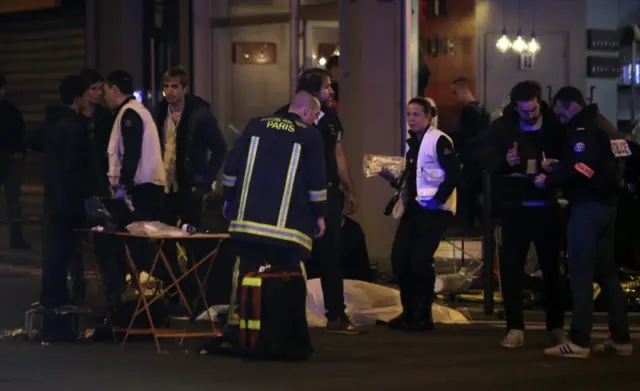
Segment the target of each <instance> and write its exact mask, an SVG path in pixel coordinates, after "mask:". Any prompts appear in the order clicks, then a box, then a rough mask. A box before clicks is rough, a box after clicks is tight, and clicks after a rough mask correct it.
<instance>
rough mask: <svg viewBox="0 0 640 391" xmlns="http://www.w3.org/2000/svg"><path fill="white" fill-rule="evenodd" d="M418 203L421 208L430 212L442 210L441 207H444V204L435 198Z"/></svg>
mask: <svg viewBox="0 0 640 391" xmlns="http://www.w3.org/2000/svg"><path fill="white" fill-rule="evenodd" d="M418 203H419V204H420V206H421V207H423V208H424V209H428V210H438V209H440V207H442V204H441V203H440V201H438V200H436V199H435V198H431V199H429V200H422V201H418Z"/></svg>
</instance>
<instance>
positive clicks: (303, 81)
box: [296, 68, 330, 95]
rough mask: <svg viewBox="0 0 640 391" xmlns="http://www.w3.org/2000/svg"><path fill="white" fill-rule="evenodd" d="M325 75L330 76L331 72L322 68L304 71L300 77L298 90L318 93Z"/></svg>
mask: <svg viewBox="0 0 640 391" xmlns="http://www.w3.org/2000/svg"><path fill="white" fill-rule="evenodd" d="M325 77H329V78H330V76H329V72H328V71H327V70H326V69H322V68H310V69H307V70H305V71H303V72H302V73H301V74H300V77H298V88H297V91H296V92H300V91H306V92H308V93H310V94H313V95H316V94H317V93H318V92H320V89H322V86H323V84H324V80H325Z"/></svg>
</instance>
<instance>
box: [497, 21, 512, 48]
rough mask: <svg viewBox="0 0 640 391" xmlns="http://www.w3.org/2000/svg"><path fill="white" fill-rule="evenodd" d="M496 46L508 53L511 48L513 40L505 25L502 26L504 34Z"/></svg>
mask: <svg viewBox="0 0 640 391" xmlns="http://www.w3.org/2000/svg"><path fill="white" fill-rule="evenodd" d="M496 47H497V48H498V50H500V51H501V52H502V53H506V52H508V51H509V49H511V40H510V39H509V37H508V36H507V29H506V28H505V27H503V28H502V36H501V37H500V39H498V42H496Z"/></svg>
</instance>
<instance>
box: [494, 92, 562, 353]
mask: <svg viewBox="0 0 640 391" xmlns="http://www.w3.org/2000/svg"><path fill="white" fill-rule="evenodd" d="M541 94H542V90H541V88H540V85H539V84H538V83H537V82H534V81H523V82H520V83H518V84H516V85H515V86H514V87H513V88H512V89H511V93H510V100H511V102H510V104H509V105H507V107H506V108H505V109H504V112H503V115H502V117H500V118H498V119H496V120H495V121H494V122H493V123H492V124H491V125H490V127H489V130H488V134H487V140H486V145H485V147H486V150H485V156H484V158H485V159H484V161H485V169H486V170H487V171H489V172H490V173H491V174H492V178H493V182H492V184H493V187H492V191H493V193H494V194H496V197H497V200H496V201H497V202H496V204H497V208H496V209H497V212H498V215H499V217H500V220H501V222H502V245H503V247H502V254H501V257H500V278H501V282H502V297H503V301H504V309H505V315H506V319H507V335H506V336H505V338H504V339H503V340H502V343H501V345H502V346H503V347H505V348H518V347H521V346H523V345H524V319H523V308H522V307H523V298H524V297H523V290H524V279H525V272H524V267H525V262H526V258H527V254H528V252H529V247H530V244H531V242H533V243H534V245H535V248H536V253H537V256H538V263H539V264H540V268H541V269H542V273H543V276H544V277H543V279H544V291H545V297H546V320H547V322H546V323H547V331H548V332H549V334H550V336H551V337H552V342H553V343H554V344H555V343H560V342H563V341H564V340H565V336H564V332H563V330H562V329H563V324H564V313H563V307H562V306H563V300H562V284H561V278H560V265H559V243H560V242H559V239H560V232H558V212H559V210H558V208H559V207H558V203H557V201H558V200H557V192H556V190H555V189H553V188H544V189H539V188H537V187H536V186H535V185H534V184H533V178H535V176H536V175H537V174H538V173H540V172H541V171H542V169H543V168H542V165H543V164H542V162H543V161H545V160H547V158H549V159H553V158H557V157H558V155H559V153H560V149H561V147H562V137H563V136H562V135H563V132H562V130H561V127H560V125H559V122H558V121H557V118H556V117H555V114H554V113H553V111H551V109H550V108H549V107H548V106H547V105H546V103H545V102H543V101H542V99H541Z"/></svg>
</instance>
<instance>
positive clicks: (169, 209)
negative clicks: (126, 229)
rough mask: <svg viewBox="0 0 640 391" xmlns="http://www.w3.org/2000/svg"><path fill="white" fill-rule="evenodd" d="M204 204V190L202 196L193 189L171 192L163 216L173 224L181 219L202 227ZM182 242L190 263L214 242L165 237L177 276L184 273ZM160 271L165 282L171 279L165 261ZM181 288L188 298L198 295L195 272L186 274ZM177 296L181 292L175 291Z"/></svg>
mask: <svg viewBox="0 0 640 391" xmlns="http://www.w3.org/2000/svg"><path fill="white" fill-rule="evenodd" d="M202 206H203V195H201V194H200V196H198V195H197V194H192V193H191V192H189V191H179V192H175V193H170V194H168V195H167V196H166V197H165V203H164V207H163V209H162V212H161V216H160V220H161V221H162V222H163V223H165V224H168V225H170V226H172V227H175V226H176V225H177V223H178V222H180V224H181V225H182V224H190V225H192V226H194V227H196V228H197V229H200V228H201V224H202ZM178 244H180V246H181V247H182V249H183V250H185V251H186V252H187V258H188V261H189V263H191V262H192V261H194V260H195V261H196V262H197V261H198V260H200V259H201V258H202V257H203V256H204V255H205V252H206V251H207V249H209V248H211V245H209V244H207V243H203V242H201V241H198V240H185V241H183V242H180V241H179V240H165V241H164V254H165V256H166V257H167V260H168V261H169V263H170V264H171V267H172V272H173V273H174V275H175V276H180V275H181V273H182V272H181V271H180V263H179V260H178ZM156 275H157V277H158V278H160V279H162V280H163V281H165V282H170V281H171V279H170V276H169V273H168V272H167V270H166V268H165V267H164V265H158V268H157V273H156ZM180 289H181V290H182V291H183V292H184V294H185V295H186V296H187V299H189V300H190V301H192V300H193V299H195V296H197V294H198V290H197V281H196V279H195V276H194V275H190V276H188V277H186V278H184V279H183V280H182V281H181V282H180ZM173 298H174V300H179V296H177V295H174V296H173Z"/></svg>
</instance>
